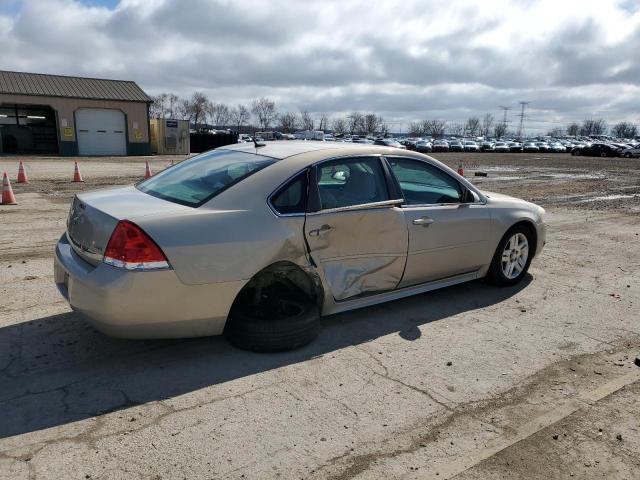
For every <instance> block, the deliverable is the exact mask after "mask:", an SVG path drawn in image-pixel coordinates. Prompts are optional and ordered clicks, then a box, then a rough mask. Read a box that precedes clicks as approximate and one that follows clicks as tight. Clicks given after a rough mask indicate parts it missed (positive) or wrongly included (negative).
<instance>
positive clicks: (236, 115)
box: [230, 103, 251, 132]
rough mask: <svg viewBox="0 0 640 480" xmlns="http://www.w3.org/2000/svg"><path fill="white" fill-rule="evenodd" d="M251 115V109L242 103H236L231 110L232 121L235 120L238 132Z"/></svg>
mask: <svg viewBox="0 0 640 480" xmlns="http://www.w3.org/2000/svg"><path fill="white" fill-rule="evenodd" d="M250 117H251V114H250V113H249V109H248V108H247V107H245V106H244V105H242V104H241V103H239V104H238V105H236V108H234V109H233V110H231V113H230V119H231V122H233V124H234V125H235V126H236V129H237V131H238V132H240V129H241V128H242V127H243V126H244V124H245V123H247V122H248V121H249V118H250Z"/></svg>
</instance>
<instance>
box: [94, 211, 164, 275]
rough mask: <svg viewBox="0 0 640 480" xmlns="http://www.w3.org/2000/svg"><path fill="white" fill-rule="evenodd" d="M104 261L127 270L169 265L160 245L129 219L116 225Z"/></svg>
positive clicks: (150, 268) (149, 268) (151, 268)
mask: <svg viewBox="0 0 640 480" xmlns="http://www.w3.org/2000/svg"><path fill="white" fill-rule="evenodd" d="M102 261H103V262H104V263H106V264H109V265H112V266H114V267H118V268H126V269H127V270H154V269H158V268H168V267H169V262H168V261H167V257H165V256H164V253H162V250H160V247H158V245H156V243H155V242H154V241H153V240H151V238H150V237H149V235H147V234H146V233H144V231H143V230H142V229H141V228H140V227H139V226H137V225H136V224H135V223H132V222H130V221H128V220H120V221H119V222H118V224H117V225H116V228H115V230H114V231H113V233H112V234H111V238H110V239H109V243H107V248H106V250H105V252H104V258H103V260H102Z"/></svg>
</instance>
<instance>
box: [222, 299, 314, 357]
mask: <svg viewBox="0 0 640 480" xmlns="http://www.w3.org/2000/svg"><path fill="white" fill-rule="evenodd" d="M282 301H283V302H287V303H288V304H289V307H290V308H291V307H292V308H293V309H295V310H297V312H296V313H295V314H292V315H291V316H287V317H284V318H257V317H254V316H251V315H249V314H248V313H247V312H243V311H241V310H240V309H236V311H233V312H232V314H231V315H230V317H229V319H228V320H227V325H226V327H225V329H224V335H225V336H226V337H227V339H228V340H229V342H231V343H232V344H233V345H235V346H236V347H238V348H241V349H243V350H250V351H253V352H284V351H288V350H295V349H296V348H300V347H302V346H304V345H306V344H308V343H309V342H311V341H312V340H313V339H314V338H316V337H317V336H318V334H319V333H320V312H319V310H318V307H317V306H316V305H313V304H311V303H309V302H305V301H300V300H289V299H287V300H282Z"/></svg>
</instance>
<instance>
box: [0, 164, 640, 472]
mask: <svg viewBox="0 0 640 480" xmlns="http://www.w3.org/2000/svg"><path fill="white" fill-rule="evenodd" d="M486 158H489V157H486ZM2 161H3V162H4V163H6V162H7V160H5V159H3V160H2ZM168 161H169V160H167V159H163V160H162V162H164V163H166V162H168ZM60 162H62V160H51V161H46V160H42V161H41V163H38V161H35V160H34V162H33V164H32V165H30V168H31V169H30V171H29V175H30V177H31V178H33V181H32V184H31V186H30V187H29V190H27V191H25V192H21V194H20V196H19V197H18V200H19V202H20V204H19V205H18V206H17V207H1V206H0V220H1V221H2V223H3V225H10V226H11V228H5V229H2V231H0V245H3V247H0V295H1V298H2V301H1V302H0V478H2V479H4V478H6V479H58V478H60V479H62V478H64V479H75V478H77V479H86V478H92V479H98V478H101V479H183V478H187V479H200V478H224V479H233V478H238V479H270V478H286V479H289V478H303V479H325V478H329V479H350V478H358V479H380V478H385V479H391V478H394V479H395V478H398V479H400V478H402V479H423V478H424V479H430V478H453V477H456V478H460V479H481V478H482V479H485V478H489V479H493V478H496V479H497V478H522V479H524V478H527V479H529V478H540V479H542V478H544V479H548V478H603V477H606V478H620V479H623V478H626V479H633V478H640V474H639V473H638V472H640V453H639V452H640V417H638V413H637V412H638V411H639V408H638V407H640V400H639V399H638V393H639V388H640V386H639V385H640V382H639V379H640V378H639V377H638V373H637V372H640V368H638V367H636V366H635V365H633V360H634V358H635V356H636V355H637V354H638V353H640V321H639V318H640V316H639V312H640V310H639V308H638V305H639V302H640V242H639V238H640V237H639V234H640V220H639V219H638V216H637V214H630V213H628V212H622V211H617V210H614V209H612V210H599V211H588V210H584V209H580V210H574V209H570V208H567V207H553V208H550V209H549V217H548V221H549V223H550V229H549V234H548V245H547V247H546V249H545V251H544V252H543V255H542V256H541V257H540V258H539V259H536V260H535V261H534V263H533V265H532V268H531V274H530V276H529V277H528V278H527V279H526V280H525V281H524V282H523V283H522V284H520V285H518V286H516V287H511V288H502V289H501V288H494V287H491V286H488V285H485V284H484V283H482V282H473V283H469V284H465V285H459V286H455V287H451V288H447V289H444V290H441V291H437V292H431V293H427V294H423V295H418V296H415V297H411V298H407V299H403V300H400V301H396V302H392V303H387V304H383V305H378V306H374V307H370V308H366V309H363V310H359V311H354V312H349V313H344V314H339V315H334V316H331V317H328V318H325V319H324V321H323V329H322V332H321V334H320V337H319V338H318V339H317V340H316V341H315V342H314V343H313V344H311V345H309V346H307V347H305V348H303V349H301V350H298V351H295V352H289V353H282V354H270V355H262V354H256V353H248V352H243V351H240V350H237V349H235V348H233V347H232V346H230V345H229V344H228V343H227V342H226V341H225V340H224V339H223V338H219V337H213V338H202V339H190V340H176V341H125V340H117V339H111V338H108V337H105V336H103V335H101V334H99V333H97V332H95V331H94V330H92V329H91V328H90V327H89V326H87V325H86V324H85V323H83V321H82V320H81V319H80V318H78V317H77V316H76V315H75V314H74V313H73V312H71V311H70V310H69V308H68V306H67V305H66V303H65V302H64V301H63V300H62V298H61V297H60V296H59V294H58V292H57V290H56V288H55V285H54V284H53V278H52V252H53V245H54V243H55V241H56V239H57V237H58V236H59V234H61V232H62V231H63V230H64V221H65V218H66V214H67V211H68V203H67V202H65V201H62V200H63V199H64V198H66V197H64V194H60V196H59V195H57V194H52V193H51V192H49V191H48V190H47V189H46V188H40V187H38V182H39V181H42V182H45V181H47V180H46V178H48V177H47V175H50V176H51V177H52V178H54V179H55V178H57V177H55V175H57V173H56V174H55V175H53V173H51V172H57V170H58V168H59V166H60ZM154 162H158V164H157V165H153V164H152V168H153V169H154V171H155V170H158V169H159V167H160V162H161V160H154ZM104 163H105V165H100V164H98V163H97V162H96V163H93V164H90V165H87V167H86V168H85V169H84V170H83V175H84V176H85V179H86V180H87V185H86V186H81V187H78V188H91V187H92V186H93V187H95V186H96V185H104V184H106V182H107V180H108V178H109V175H112V174H113V172H114V171H115V170H116V166H118V165H121V166H122V167H123V169H124V170H123V172H125V173H124V174H123V175H125V176H123V177H122V182H130V181H132V180H133V176H134V175H137V170H138V168H139V167H141V166H142V165H144V161H143V160H135V159H134V160H131V161H129V160H113V162H109V161H107V160H105V162H104ZM39 167H41V168H39ZM142 168H143V167H142ZM142 171H143V170H142ZM39 175H41V176H42V177H45V178H44V179H42V178H41V179H39V178H38V176H39ZM126 175H129V177H127V176H126ZM92 178H94V179H97V180H96V181H95V183H94V184H92ZM47 188H49V187H47ZM52 188H54V187H52ZM65 188H68V189H69V188H71V186H69V185H66V186H65ZM74 188H75V187H74ZM54 191H55V188H54ZM17 193H18V192H17ZM543 205H544V204H543ZM556 437H557V438H556ZM541 458H544V461H541V460H540V459H541Z"/></svg>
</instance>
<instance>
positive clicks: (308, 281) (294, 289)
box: [231, 261, 324, 314]
mask: <svg viewBox="0 0 640 480" xmlns="http://www.w3.org/2000/svg"><path fill="white" fill-rule="evenodd" d="M273 297H278V298H282V297H284V298H295V299H297V300H304V301H305V302H308V303H310V304H313V305H316V306H317V307H319V308H320V307H321V306H322V301H323V298H324V292H323V289H322V284H321V282H320V279H319V278H318V277H317V276H313V275H312V274H311V273H309V272H306V271H305V270H303V269H302V268H301V267H300V266H298V265H296V264H295V263H292V262H286V261H283V262H276V263H274V264H272V265H269V266H268V267H266V268H264V269H262V270H260V271H259V272H258V273H256V274H255V275H254V276H253V277H252V278H251V280H249V281H248V282H247V284H246V285H245V286H244V287H242V290H240V292H239V293H238V295H236V298H235V300H234V302H233V304H232V306H231V314H233V312H234V309H238V308H240V307H242V308H243V309H246V308H247V307H249V308H251V307H257V306H259V305H260V304H261V303H262V302H264V301H265V300H268V299H269V298H273Z"/></svg>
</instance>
